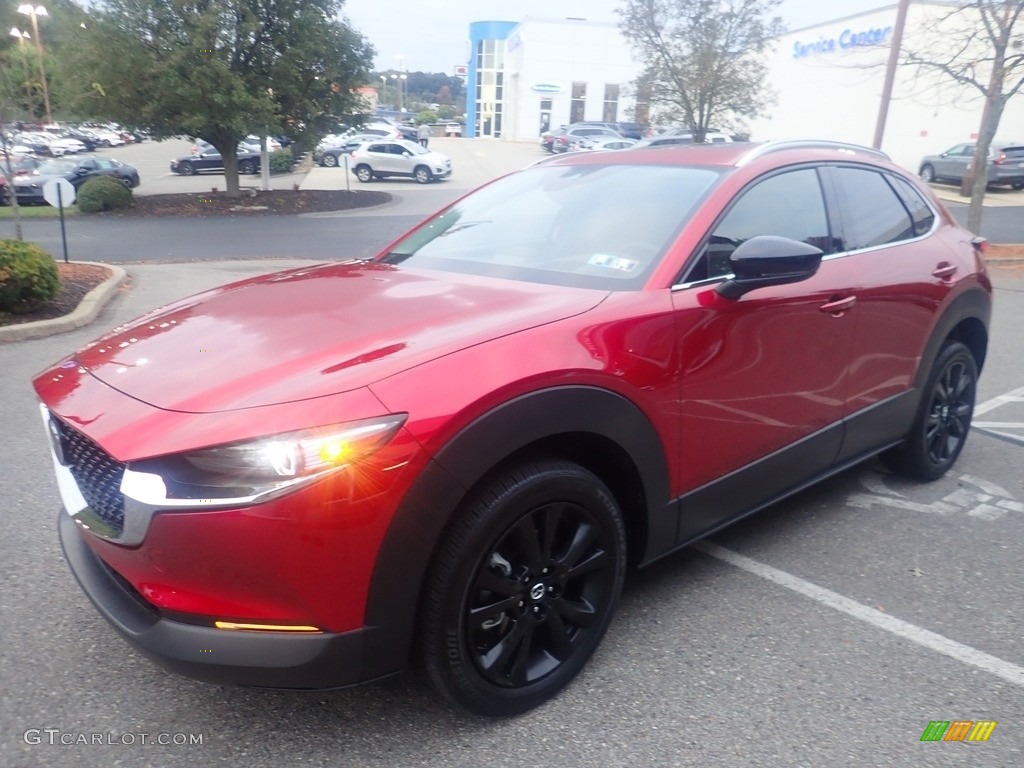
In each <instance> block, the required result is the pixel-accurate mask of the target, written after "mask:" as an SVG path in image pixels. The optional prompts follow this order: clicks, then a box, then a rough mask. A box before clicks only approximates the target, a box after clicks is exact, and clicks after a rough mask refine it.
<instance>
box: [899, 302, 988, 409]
mask: <svg viewBox="0 0 1024 768" xmlns="http://www.w3.org/2000/svg"><path fill="white" fill-rule="evenodd" d="M991 315H992V300H991V297H990V296H989V295H988V294H987V293H986V292H985V291H983V290H981V289H976V290H971V291H968V292H967V293H964V294H961V295H960V296H958V297H957V298H956V300H955V301H954V302H953V303H952V304H951V305H950V306H949V308H948V309H947V310H946V311H945V312H944V313H943V314H942V317H940V318H939V321H938V322H937V323H936V324H935V329H934V330H933V331H932V334H931V336H930V337H929V339H928V344H927V345H926V346H925V350H924V354H922V355H921V362H920V365H919V366H918V369H917V376H916V377H915V380H914V386H915V387H917V388H919V389H920V388H921V387H923V386H924V383H925V381H926V380H927V378H928V374H929V372H930V371H931V369H932V365H933V364H934V363H935V359H936V358H937V357H938V356H939V352H940V351H941V350H942V347H943V345H945V343H946V342H947V341H949V340H953V341H959V342H962V343H963V344H964V345H965V346H966V347H967V348H968V349H969V350H971V354H972V355H974V361H975V363H976V364H977V366H978V373H979V374H980V373H981V369H982V367H983V366H984V363H985V356H986V354H987V351H988V330H987V328H988V325H989V320H990V318H991Z"/></svg>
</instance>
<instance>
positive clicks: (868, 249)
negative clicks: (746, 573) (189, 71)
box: [34, 142, 992, 715]
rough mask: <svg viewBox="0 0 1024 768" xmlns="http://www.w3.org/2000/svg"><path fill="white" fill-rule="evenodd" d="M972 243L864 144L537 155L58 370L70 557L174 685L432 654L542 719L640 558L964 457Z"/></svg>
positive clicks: (345, 672)
mask: <svg viewBox="0 0 1024 768" xmlns="http://www.w3.org/2000/svg"><path fill="white" fill-rule="evenodd" d="M623 190H628V192H629V194H622V191H623ZM983 245H984V243H983V241H981V240H979V239H976V238H974V237H972V235H971V234H970V233H969V232H967V231H965V230H964V229H962V228H961V227H959V226H958V225H957V224H956V223H955V221H954V220H953V219H952V217H951V216H950V215H949V213H948V212H947V211H946V210H945V208H943V206H942V204H941V203H940V202H939V201H938V200H937V199H936V198H935V196H934V195H933V194H932V192H931V191H930V190H929V189H928V188H927V187H926V186H925V185H923V184H922V183H921V182H920V181H919V180H918V179H917V178H916V177H914V176H912V175H909V174H907V173H906V172H905V171H903V170H901V169H900V168H899V167H897V166H896V165H894V164H893V163H891V162H889V161H888V159H887V158H886V157H885V156H884V155H882V154H881V153H880V152H877V151H875V150H871V149H866V148H862V147H857V146H853V145H842V144H834V143H830V142H779V143H773V144H762V145H749V144H748V145H742V144H730V145H719V146H698V147H692V148H690V149H688V150H686V151H685V152H679V151H678V150H676V149H672V148H666V149H649V150H646V151H643V152H635V151H633V150H624V151H621V152H591V153H578V154H573V155H566V156H563V157H557V158H552V159H551V160H550V161H548V162H545V163H542V164H538V165H535V166H532V167H530V168H528V169H524V170H522V171H519V172H517V173H513V174H510V175H508V176H505V177H503V178H500V179H498V180H496V181H494V182H491V183H490V184H488V185H486V186H484V187H481V188H480V189H478V190H476V191H474V192H471V193H470V194H469V195H467V196H465V197H464V198H462V199H460V200H458V201H456V202H454V203H452V204H451V205H450V206H448V207H447V208H445V209H443V210H441V211H440V212H439V213H437V214H435V215H433V216H431V217H429V218H428V219H426V220H425V221H424V222H422V223H421V224H419V225H418V226H417V227H415V228H414V229H413V230H412V231H410V232H409V233H408V234H406V235H405V236H403V237H401V238H399V239H398V240H397V241H395V242H393V243H392V244H390V245H389V246H387V248H386V249H385V251H384V252H382V253H381V254H380V255H378V256H377V257H376V258H374V259H370V260H367V261H357V260H349V261H345V262H341V263H331V264H324V265H320V266H303V267H300V268H297V269H293V270H290V271H285V272H279V273H276V274H271V275H264V276H261V277H255V278H252V279H249V280H245V281H242V282H240V283H235V284H233V285H229V286H225V287H222V288H218V289H213V290H209V291H207V292H205V293H202V294H199V295H197V296H194V297H192V298H188V299H183V300H180V301H178V302H175V303H172V304H170V305H168V306H165V307H163V308H161V309H158V310H155V311H154V312H152V313H150V314H148V315H146V316H144V317H142V318H140V319H138V320H137V321H135V322H134V323H131V324H128V325H125V326H121V327H120V328H117V329H114V330H113V331H111V332H110V333H108V334H107V335H106V336H104V337H102V338H101V339H99V340H97V341H95V342H93V343H92V344H89V345H88V346H86V347H84V348H83V349H82V350H80V351H79V352H77V353H75V354H72V355H71V356H69V357H67V358H65V359H64V360H62V361H60V362H58V363H56V364H54V365H53V366H52V367H51V368H49V369H48V370H45V371H43V372H42V373H41V374H40V375H39V376H38V377H37V378H36V379H35V381H34V385H35V389H36V392H37V393H38V396H39V398H40V399H41V401H42V417H43V420H44V422H45V429H46V433H47V435H48V440H49V444H50V447H51V449H52V453H53V459H54V467H55V470H56V473H57V477H58V488H59V489H60V494H61V497H62V500H63V505H64V509H63V510H62V511H61V512H60V513H59V515H58V518H59V536H60V540H61V542H62V546H63V549H64V552H65V555H66V557H67V559H68V562H69V563H70V566H71V569H72V570H73V571H74V573H75V576H76V577H77V579H78V581H79V582H80V584H81V586H82V588H83V589H84V590H85V592H86V593H87V594H88V595H89V597H90V599H91V600H92V602H93V603H94V604H95V605H96V607H97V608H98V610H99V611H100V613H101V614H102V615H103V616H104V617H106V619H108V620H109V621H110V622H111V624H112V625H113V626H114V627H115V628H116V629H117V630H118V631H119V632H120V633H121V634H122V635H124V636H125V637H126V638H127V639H128V640H129V642H131V643H132V644H133V645H134V646H136V647H137V648H139V649H140V650H141V651H142V653H144V654H145V655H146V656H148V657H150V658H152V659H153V660H155V661H156V662H157V663H159V664H161V665H163V666H165V667H167V668H169V669H172V670H175V671H178V672H181V673H184V674H187V675H190V676H192V677H195V678H198V679H202V680H207V681H211V682H215V683H235V684H244V685H251V686H265V687H273V688H303V689H313V688H332V687H339V686H347V685H354V684H358V683H365V682H369V681H374V680H378V679H381V678H384V677H387V676H389V675H392V674H394V673H396V672H399V671H400V670H401V669H403V668H404V667H405V666H406V665H407V663H408V662H409V660H410V659H412V658H416V659H420V660H422V663H423V665H424V666H425V668H426V671H427V674H428V676H429V678H430V680H431V681H432V682H433V684H434V685H435V686H436V687H437V688H438V689H439V690H440V691H441V692H443V693H444V695H446V696H447V697H448V698H449V699H450V700H451V701H453V702H455V703H456V704H457V705H459V706H462V707H465V708H466V709H468V710H471V711H473V712H477V713H482V714H486V715H509V714H514V713H518V712H522V711H525V710H527V709H529V708H530V707H533V706H536V705H538V704H540V703H541V702H543V701H545V700H547V699H548V698H550V697H551V696H554V695H555V694H556V693H557V692H558V691H559V690H561V689H562V688H563V687H564V686H565V685H567V684H568V683H569V682H570V681H571V680H572V679H573V678H574V677H575V676H576V674H577V673H578V672H579V671H580V670H581V669H582V667H583V666H584V664H585V663H586V662H587V660H588V658H589V657H590V656H591V654H592V653H593V652H594V650H595V648H596V647H597V646H598V643H599V642H600V641H601V638H602V636H603V635H604V634H605V630H606V629H607V628H608V626H609V623H610V622H611V621H612V616H613V614H614V611H615V606H616V603H617V600H618V597H619V594H620V590H621V589H622V584H623V579H624V576H625V573H626V567H627V565H630V564H631V565H634V566H643V565H646V564H648V563H651V562H653V561H655V560H657V559H659V558H662V557H664V556H666V555H669V554H670V553H672V552H675V551H677V550H679V549H681V548H683V547H685V546H687V545H688V544H689V543H691V542H693V541H695V540H697V539H700V538H702V537H704V536H706V535H708V534H710V533H711V532H714V531H716V530H718V529H719V528H721V527H722V526H724V525H726V524H729V523H731V522H733V521H736V520H739V519H741V518H743V517H745V516H747V515H749V514H751V513H752V512H754V511H757V510H759V509H762V508H763V507H765V506H767V505H769V504H771V503H773V502H776V501H778V500H780V499H783V498H785V497H787V496H789V495H791V494H794V493H796V492H798V491H800V490H801V489H804V488H806V487H807V486H808V485H809V484H811V483H812V482H816V481H820V480H822V479H823V478H826V477H829V476H831V475H834V474H836V473H838V472H840V471H842V470H844V469H846V468H848V467H850V466H853V465H855V464H857V463H858V462H861V461H864V460H865V459H868V458H870V457H872V456H875V455H877V454H881V455H882V457H883V459H884V460H885V461H886V462H887V463H888V465H889V466H890V467H892V468H893V469H894V470H895V471H898V472H901V473H903V474H905V475H908V476H910V477H914V478H918V479H920V480H934V479H936V478H938V477H940V476H942V475H943V474H944V473H945V472H946V471H947V470H949V469H950V468H951V467H952V466H953V464H954V462H955V461H956V460H957V457H958V455H959V454H960V452H961V451H962V450H963V448H964V445H965V440H966V438H967V436H968V430H969V428H970V423H971V416H972V411H973V407H974V401H975V392H976V387H977V380H978V374H979V371H980V370H981V367H982V364H983V363H984V361H985V353H986V348H987V343H988V327H989V317H990V312H991V293H992V288H991V284H990V282H989V278H988V275H987V273H986V269H985V261H984V258H983V255H982V253H981V251H982V248H983ZM807 524H809V525H813V524H814V521H813V520H809V521H807ZM651 610H657V608H656V607H652V608H651ZM90 631H91V630H90ZM76 637H78V639H79V641H81V638H80V637H79V636H77V635H76ZM87 642H92V641H90V640H88V639H87ZM97 642H98V641H97ZM673 652H676V653H685V652H686V649H685V647H682V646H681V647H680V648H678V649H673ZM137 663H138V662H137V661H136V660H135V659H134V658H131V659H128V660H126V661H125V664H127V665H129V666H132V665H134V664H137ZM697 667H699V663H697V662H696V661H695V668H697ZM96 671H97V670H95V669H92V670H91V671H90V673H96ZM120 673H126V674H130V670H129V671H127V672H126V671H125V670H122V669H116V670H115V669H105V670H102V671H101V674H103V675H105V679H109V677H110V676H111V675H114V674H120Z"/></svg>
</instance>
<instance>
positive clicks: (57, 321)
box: [0, 261, 128, 342]
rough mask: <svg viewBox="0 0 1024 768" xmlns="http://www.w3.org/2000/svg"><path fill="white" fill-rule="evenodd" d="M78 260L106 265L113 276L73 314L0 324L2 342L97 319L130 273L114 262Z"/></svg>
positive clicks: (62, 330)
mask: <svg viewBox="0 0 1024 768" xmlns="http://www.w3.org/2000/svg"><path fill="white" fill-rule="evenodd" d="M75 263H76V264H89V265H92V266H95V267H103V268H104V269H107V270H109V271H110V273H111V274H110V277H108V278H107V279H106V280H104V281H103V282H102V283H100V284H99V285H97V286H96V287H95V288H93V289H92V290H91V291H89V292H88V293H87V294H85V296H83V297H82V300H81V301H80V302H79V303H78V306H77V307H76V308H75V310H74V312H71V313H70V314H67V315H63V316H62V317H54V318H51V319H49V320H36V321H35V322H32V323H22V324H21V325H8V326H4V327H2V328H0V342H5V341H24V340H25V339H39V338H42V337H43V336H53V335H55V334H58V333H65V332H67V331H73V330H75V329H76V328H81V327H82V326H83V325H88V324H89V323H91V322H92V321H93V320H95V319H96V315H98V314H99V313H100V310H101V309H103V307H104V306H106V304H107V302H109V301H110V300H111V299H112V298H113V297H114V294H115V293H116V292H117V289H118V288H120V287H121V286H122V285H123V284H124V282H125V280H127V279H128V273H127V272H126V271H125V270H124V269H122V268H121V267H117V266H114V265H113V264H100V263H98V262H95V261H78V262H75Z"/></svg>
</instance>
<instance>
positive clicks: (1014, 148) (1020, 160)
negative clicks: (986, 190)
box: [920, 143, 1024, 189]
mask: <svg viewBox="0 0 1024 768" xmlns="http://www.w3.org/2000/svg"><path fill="white" fill-rule="evenodd" d="M976 148H977V145H976V144H973V143H965V144H957V145H956V146H955V147H950V148H949V149H947V150H946V151H945V152H943V153H942V154H941V155H928V156H927V157H925V158H924V159H923V160H921V170H920V174H921V178H922V179H924V180H925V181H926V182H932V181H949V182H954V183H956V184H959V183H960V182H961V181H963V178H964V176H966V175H967V169H968V168H969V167H970V165H971V163H972V162H974V152H975V149H976ZM988 183H989V185H991V186H997V185H1001V184H1007V185H1009V186H1010V187H1012V188H1013V189H1024V144H1002V143H993V144H992V146H991V147H989V153H988Z"/></svg>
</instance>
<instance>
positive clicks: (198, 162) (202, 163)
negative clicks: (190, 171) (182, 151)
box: [193, 147, 224, 171]
mask: <svg viewBox="0 0 1024 768" xmlns="http://www.w3.org/2000/svg"><path fill="white" fill-rule="evenodd" d="M193 163H194V164H195V167H196V168H197V169H198V170H201V171H214V170H222V169H223V168H224V161H223V160H222V159H221V156H220V152H218V151H217V150H216V149H214V148H213V147H208V148H206V149H204V150H203V151H202V152H200V153H199V154H198V155H196V158H195V160H194V161H193Z"/></svg>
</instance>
